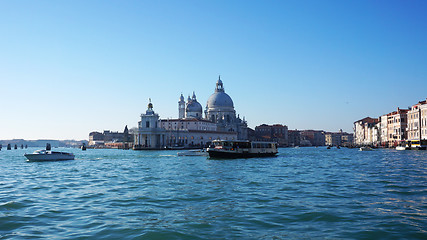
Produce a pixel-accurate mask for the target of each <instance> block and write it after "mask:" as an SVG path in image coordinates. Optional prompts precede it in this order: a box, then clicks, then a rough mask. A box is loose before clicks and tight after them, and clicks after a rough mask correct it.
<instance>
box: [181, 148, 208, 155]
mask: <svg viewBox="0 0 427 240" xmlns="http://www.w3.org/2000/svg"><path fill="white" fill-rule="evenodd" d="M207 155H208V153H207V152H206V151H205V150H204V149H194V150H188V151H185V152H179V153H178V156H207Z"/></svg>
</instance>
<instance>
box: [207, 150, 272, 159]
mask: <svg viewBox="0 0 427 240" xmlns="http://www.w3.org/2000/svg"><path fill="white" fill-rule="evenodd" d="M208 154H209V157H210V158H230V159H233V158H234V159H235V158H263V157H276V156H277V152H263V153H251V152H233V151H219V150H208Z"/></svg>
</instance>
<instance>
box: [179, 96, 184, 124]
mask: <svg viewBox="0 0 427 240" xmlns="http://www.w3.org/2000/svg"><path fill="white" fill-rule="evenodd" d="M178 118H179V119H183V118H185V101H184V96H183V95H182V93H181V97H179V102H178Z"/></svg>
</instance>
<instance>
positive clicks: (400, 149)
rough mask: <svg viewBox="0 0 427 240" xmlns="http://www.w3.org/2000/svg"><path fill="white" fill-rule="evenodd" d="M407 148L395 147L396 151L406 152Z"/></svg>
mask: <svg viewBox="0 0 427 240" xmlns="http://www.w3.org/2000/svg"><path fill="white" fill-rule="evenodd" d="M406 149H407V148H406V147H404V146H397V147H396V150H398V151H403V150H406Z"/></svg>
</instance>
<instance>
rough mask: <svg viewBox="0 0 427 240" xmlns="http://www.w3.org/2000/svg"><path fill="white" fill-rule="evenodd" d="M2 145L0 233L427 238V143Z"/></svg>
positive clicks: (85, 236)
mask: <svg viewBox="0 0 427 240" xmlns="http://www.w3.org/2000/svg"><path fill="white" fill-rule="evenodd" d="M34 150H35V149H24V150H22V149H18V150H10V151H7V150H6V149H4V148H3V149H2V150H1V151H0V239H427V151H395V150H374V151H363V152H361V151H358V149H346V148H342V149H336V148H333V149H329V150H328V149H326V148H325V147H319V148H314V147H313V148H298V149H297V148H286V149H280V154H279V155H278V157H276V158H255V159H235V160H209V159H208V158H207V157H200V156H197V157H181V156H177V151H132V150H127V151H126V150H107V149H104V150H93V149H88V150H87V151H81V150H79V149H58V150H63V151H69V152H73V153H74V154H75V155H76V160H74V161H65V162H26V159H25V158H24V156H23V154H24V153H30V152H32V151H34Z"/></svg>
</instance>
